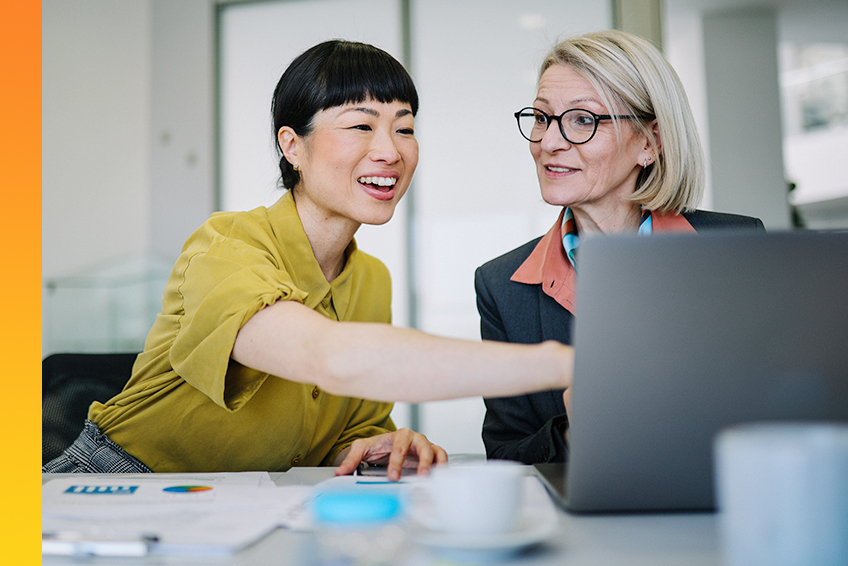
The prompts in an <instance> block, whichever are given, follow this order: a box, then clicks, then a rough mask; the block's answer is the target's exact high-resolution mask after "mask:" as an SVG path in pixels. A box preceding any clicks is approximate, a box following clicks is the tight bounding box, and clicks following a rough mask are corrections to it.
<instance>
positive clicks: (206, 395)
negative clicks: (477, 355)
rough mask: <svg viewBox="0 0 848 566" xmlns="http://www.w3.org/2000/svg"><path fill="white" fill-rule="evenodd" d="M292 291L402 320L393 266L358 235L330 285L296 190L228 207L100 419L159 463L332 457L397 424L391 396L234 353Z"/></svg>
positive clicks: (190, 467) (290, 462) (198, 243)
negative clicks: (310, 379)
mask: <svg viewBox="0 0 848 566" xmlns="http://www.w3.org/2000/svg"><path fill="white" fill-rule="evenodd" d="M280 300H287V301H298V302H300V303H302V304H304V305H306V306H307V307H309V308H311V309H313V310H315V311H317V312H320V313H321V314H323V315H324V316H326V317H328V318H331V319H333V320H341V321H350V320H353V321H368V322H384V323H390V322H391V281H390V279H389V272H388V270H387V269H386V267H385V266H384V265H383V264H382V263H381V262H380V261H379V260H377V259H376V258H374V257H371V256H369V255H367V254H365V253H363V252H361V251H359V250H358V249H357V248H356V244H355V242H351V245H350V246H349V248H348V250H347V262H346V264H345V267H344V270H343V271H342V273H341V274H340V275H339V276H338V277H337V278H336V279H335V280H334V281H332V282H331V283H328V282H327V280H326V279H325V278H324V275H323V273H322V272H321V269H320V267H319V265H318V262H317V261H316V260H315V257H314V256H313V254H312V248H311V246H310V244H309V241H308V240H307V238H306V234H305V233H304V232H303V227H302V225H301V223H300V218H299V217H298V215H297V210H296V208H295V205H294V200H293V198H292V195H291V193H290V192H286V194H285V195H283V196H282V197H281V198H280V200H279V201H277V203H275V204H274V205H272V206H271V207H269V208H265V207H260V208H257V209H255V210H252V211H249V212H236V213H232V212H225V213H216V214H214V215H213V216H212V217H211V218H210V219H209V220H208V221H207V222H206V223H204V224H203V225H202V226H201V227H200V228H199V229H198V230H197V231H196V232H195V233H194V234H192V236H191V237H190V238H189V239H188V241H187V242H186V244H185V246H184V247H183V251H182V254H181V255H180V257H179V259H178V260H177V262H176V265H175V266H174V269H173V272H172V273H171V277H170V280H169V281H168V283H167V285H166V287H165V294H164V297H163V299H162V313H161V314H159V315H158V317H157V319H156V322H155V323H154V325H153V328H152V329H151V330H150V334H149V335H148V337H147V341H146V343H145V347H144V351H143V352H142V353H141V354H140V355H139V357H138V359H137V360H136V363H135V367H134V368H133V375H132V378H131V379H130V381H129V383H127V385H126V387H125V388H124V390H123V392H121V393H120V394H118V395H116V396H115V397H113V398H112V399H110V400H109V401H107V402H106V403H99V402H95V403H93V404H92V405H91V407H90V408H89V415H88V417H89V419H90V420H91V421H93V422H94V423H95V424H97V426H98V427H99V428H100V430H101V431H102V432H103V433H105V434H106V435H107V436H108V437H109V438H110V439H111V440H112V441H114V442H116V443H117V444H119V445H120V446H121V447H122V448H123V449H124V450H126V451H127V452H129V453H130V454H132V455H133V456H135V457H136V458H138V459H139V460H141V461H142V462H144V464H146V465H147V466H148V467H150V468H151V469H152V470H153V471H155V472H204V471H246V470H268V471H285V470H287V469H289V468H290V467H292V466H298V465H300V466H320V465H332V463H333V460H334V459H335V457H336V456H337V455H338V453H339V452H341V451H342V450H343V449H344V448H345V447H347V446H349V445H350V444H351V443H352V442H353V441H354V440H356V439H357V438H361V437H366V436H373V435H375V434H381V433H383V432H386V431H389V430H394V429H395V426H394V424H393V423H392V421H391V418H390V417H389V413H390V412H391V409H392V405H391V404H389V403H377V402H372V401H365V400H362V399H352V398H348V397H338V396H335V395H330V394H328V393H325V392H324V391H322V390H320V389H319V388H318V387H316V386H314V385H308V384H302V383H295V382H292V381H288V380H286V379H281V378H278V377H273V376H269V375H268V374H267V373H262V372H259V371H256V370H253V369H250V368H248V367H245V366H243V365H241V364H239V363H237V362H235V361H234V360H232V359H230V353H231V352H232V349H233V344H234V342H235V338H236V334H237V333H238V331H239V329H240V328H241V327H242V326H243V325H244V323H245V322H247V320H248V319H250V317H251V316H253V314H255V313H256V312H258V311H259V310H260V309H262V308H263V307H266V306H268V305H271V304H273V303H275V302H276V301H280ZM281 338H282V339H285V337H281ZM281 377H284V376H281Z"/></svg>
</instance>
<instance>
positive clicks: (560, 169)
mask: <svg viewBox="0 0 848 566" xmlns="http://www.w3.org/2000/svg"><path fill="white" fill-rule="evenodd" d="M548 171H553V172H554V173H565V172H566V171H575V169H569V168H567V167H548Z"/></svg>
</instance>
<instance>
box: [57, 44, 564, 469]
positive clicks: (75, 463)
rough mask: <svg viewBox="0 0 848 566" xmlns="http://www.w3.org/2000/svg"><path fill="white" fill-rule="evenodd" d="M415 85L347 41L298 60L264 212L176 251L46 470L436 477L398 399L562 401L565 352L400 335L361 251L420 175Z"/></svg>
mask: <svg viewBox="0 0 848 566" xmlns="http://www.w3.org/2000/svg"><path fill="white" fill-rule="evenodd" d="M417 111H418V95H417V92H416V90H415V86H414V84H413V82H412V79H411V78H410V77H409V75H408V74H407V72H406V71H405V70H404V68H403V67H402V66H401V65H400V63H398V62H397V61H396V60H395V59H393V58H392V57H391V56H390V55H389V54H387V53H385V52H384V51H382V50H380V49H377V48H375V47H373V46H370V45H365V44H362V43H353V42H347V41H339V40H334V41H328V42H325V43H321V44H319V45H317V46H315V47H313V48H311V49H309V50H308V51H306V52H305V53H303V54H302V55H300V56H299V57H297V58H296V59H295V60H294V61H293V62H292V64H291V65H290V66H289V68H288V69H287V70H286V71H285V73H284V74H283V76H282V78H281V79H280V81H279V84H278V85H277V88H276V90H275V92H274V97H273V102H272V114H273V121H274V136H275V139H276V142H277V147H278V150H279V152H280V155H281V158H280V173H281V177H282V183H283V185H284V186H285V188H286V189H288V190H287V191H286V192H285V193H284V194H283V195H282V197H280V199H279V200H278V201H277V202H276V203H275V204H273V205H272V206H270V207H267V208H265V207H259V208H256V209H254V210H251V211H249V212H221V213H216V214H213V215H212V217H211V218H210V219H209V220H208V221H207V222H205V223H204V224H203V225H202V226H201V227H200V228H199V229H198V230H197V231H196V232H195V233H194V234H192V236H191V237H190V238H189V239H188V241H187V242H186V244H185V246H184V247H183V251H182V254H181V255H180V257H179V259H178V260H177V262H176V264H175V266H174V269H173V272H172V274H171V277H170V280H169V282H168V284H167V285H166V288H165V294H164V297H163V300H162V313H161V314H160V315H159V316H158V317H157V320H156V322H155V323H154V325H153V328H152V329H151V331H150V334H149V335H148V338H147V342H146V344H145V349H144V351H143V352H142V353H141V354H140V355H139V357H138V359H137V360H136V363H135V366H134V368H133V375H132V377H131V379H130V381H129V382H128V383H127V385H126V387H125V388H124V391H123V392H121V393H120V394H118V395H117V396H115V397H114V398H112V399H110V400H108V401H106V402H105V403H100V402H95V403H93V404H92V405H91V407H90V409H89V414H88V420H87V421H86V423H85V426H84V430H83V432H82V434H80V437H79V438H78V439H77V440H76V442H75V443H74V444H73V445H72V446H71V447H70V448H68V449H67V450H66V451H65V453H64V454H63V455H62V456H60V457H59V458H57V459H55V460H53V461H52V462H50V463H48V464H47V465H45V466H44V468H43V471H45V472H101V473H103V472H154V471H155V472H206V471H243V470H268V471H285V470H288V469H289V468H291V467H292V466H337V470H336V473H338V474H346V473H351V472H352V471H353V470H354V469H355V468H356V466H357V465H358V464H359V462H361V461H367V462H372V463H384V464H387V465H388V467H389V470H388V474H389V477H390V478H392V479H397V478H399V477H400V472H401V468H402V467H404V466H406V467H415V468H417V470H418V472H419V473H426V472H427V471H428V470H429V469H430V467H431V465H432V464H433V463H434V462H437V463H438V462H445V461H446V460H447V455H446V454H445V451H444V450H443V449H442V448H440V447H438V446H436V445H433V444H431V443H430V442H429V440H428V439H427V438H425V437H424V436H423V435H421V434H418V433H415V432H412V431H410V430H407V429H402V430H395V426H394V424H393V423H392V420H391V418H390V416H389V414H390V412H391V409H392V405H391V402H392V401H407V402H421V401H431V400H438V399H448V398H458V397H468V396H476V395H482V394H483V393H485V394H486V395H488V396H492V395H511V394H512V395H514V394H517V393H521V392H527V391H539V390H544V389H550V388H553V387H560V388H561V387H567V386H568V384H569V383H570V379H571V368H572V351H571V349H570V347H568V346H562V345H559V344H556V343H554V342H550V343H546V344H541V345H534V346H524V345H515V344H496V343H485V342H484V343H482V344H481V343H479V342H472V341H463V340H454V339H447V338H441V337H436V336H432V335H428V334H425V333H423V332H419V331H416V330H412V329H406V328H396V327H393V326H391V324H390V323H391V311H390V305H391V281H390V279H389V273H388V270H387V269H386V267H385V266H384V265H383V264H382V263H381V262H380V261H379V260H377V259H376V258H374V257H372V256H369V255H368V254H365V253H363V252H362V251H360V250H359V249H357V246H356V242H355V240H354V239H353V237H354V234H355V232H356V230H357V229H358V228H359V226H360V225H362V224H383V223H385V222H387V221H388V220H389V219H390V218H391V217H392V214H393V213H394V210H395V207H396V206H397V203H398V202H399V201H400V199H401V197H402V196H403V195H404V193H405V192H406V190H407V188H408V187H409V184H410V181H411V180H412V175H413V172H414V171H415V167H416V165H417V163H418V142H417V141H416V140H415V131H414V126H415V115H416V113H417Z"/></svg>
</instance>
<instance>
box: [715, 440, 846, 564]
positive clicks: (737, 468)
mask: <svg viewBox="0 0 848 566" xmlns="http://www.w3.org/2000/svg"><path fill="white" fill-rule="evenodd" d="M715 464H716V466H715V471H716V495H717V504H718V510H719V527H720V533H721V541H722V547H723V551H724V555H725V563H726V564H727V565H728V566H742V565H744V566H759V565H763V566H765V565H768V566H795V565H804V566H806V565H813V564H815V565H816V566H836V565H843V566H844V565H845V564H848V423H845V424H825V423H754V424H747V425H739V426H736V427H731V428H729V429H727V430H724V431H722V432H721V433H720V434H719V435H718V437H717V438H716V442H715Z"/></svg>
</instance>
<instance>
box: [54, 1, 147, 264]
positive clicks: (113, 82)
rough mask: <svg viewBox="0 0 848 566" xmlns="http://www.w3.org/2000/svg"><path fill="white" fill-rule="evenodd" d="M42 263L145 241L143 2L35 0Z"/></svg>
mask: <svg viewBox="0 0 848 566" xmlns="http://www.w3.org/2000/svg"><path fill="white" fill-rule="evenodd" d="M42 14H43V16H42V22H43V23H42V34H43V39H42V81H43V87H42V120H43V126H42V203H43V204H42V238H43V244H42V254H41V258H42V272H43V276H44V277H45V278H50V277H53V276H57V275H64V274H67V273H69V272H74V271H77V270H80V269H81V268H86V267H89V266H92V265H98V264H100V263H102V262H105V261H110V260H113V259H116V258H119V257H123V256H125V255H127V254H136V253H142V252H144V251H146V250H147V248H148V243H149V235H150V234H149V214H150V212H149V209H148V204H149V202H150V193H149V189H148V187H149V185H148V179H149V178H150V174H151V173H150V157H149V152H148V139H149V135H150V127H151V126H150V122H151V110H150V107H151V100H150V90H151V82H150V64H151V63H150V61H151V60H150V48H151V42H152V39H153V38H152V35H151V4H150V2H148V1H137V2H127V1H123V2H115V1H113V0H80V1H75V2H66V1H64V0H44V2H43V4H42Z"/></svg>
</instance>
